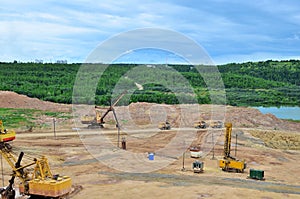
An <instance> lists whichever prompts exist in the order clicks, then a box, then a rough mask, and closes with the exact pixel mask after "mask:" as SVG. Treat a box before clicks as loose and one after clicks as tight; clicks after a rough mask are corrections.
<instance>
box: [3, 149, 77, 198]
mask: <svg viewBox="0 0 300 199" xmlns="http://www.w3.org/2000/svg"><path fill="white" fill-rule="evenodd" d="M0 153H1V155H2V156H3V157H4V158H5V160H6V161H7V162H8V164H9V166H10V167H11V168H12V170H13V173H12V178H11V179H10V180H9V185H8V186H7V187H6V188H2V189H1V190H0V193H1V198H5V199H14V198H15V190H14V188H13V184H14V180H15V178H16V177H17V178H19V180H20V183H19V192H20V194H22V195H27V196H30V198H64V197H68V194H69V193H71V189H72V182H71V178H70V177H68V176H60V175H58V174H57V175H53V174H52V172H51V170H50V166H49V163H48V160H47V158H46V157H44V156H42V157H41V158H39V159H37V158H33V159H32V160H31V162H30V163H28V164H25V165H21V161H22V158H23V156H24V153H23V152H21V153H20V155H19V157H18V159H16V157H15V156H14V154H13V153H12V151H11V149H10V148H8V147H6V145H1V148H0ZM33 165H35V166H34V169H33V171H32V172H30V170H29V167H30V166H33Z"/></svg>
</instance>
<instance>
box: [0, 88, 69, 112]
mask: <svg viewBox="0 0 300 199" xmlns="http://www.w3.org/2000/svg"><path fill="white" fill-rule="evenodd" d="M0 102H1V103H0V108H24V109H37V110H43V111H53V112H70V111H71V105H65V104H57V103H53V102H46V101H42V100H39V99H37V98H30V97H27V96H26V95H19V94H17V93H15V92H11V91H0Z"/></svg>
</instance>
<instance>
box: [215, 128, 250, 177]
mask: <svg viewBox="0 0 300 199" xmlns="http://www.w3.org/2000/svg"><path fill="white" fill-rule="evenodd" d="M231 131H232V123H225V141H224V158H223V159H222V160H219V167H220V168H222V170H223V171H236V172H241V173H243V172H244V169H246V163H245V160H242V161H241V160H237V159H236V158H234V157H232V156H230V146H231Z"/></svg>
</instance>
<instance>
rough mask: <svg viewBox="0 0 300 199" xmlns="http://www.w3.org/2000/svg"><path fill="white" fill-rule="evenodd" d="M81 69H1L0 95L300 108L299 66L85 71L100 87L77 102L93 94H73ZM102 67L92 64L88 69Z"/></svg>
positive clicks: (2, 66) (58, 66) (266, 64)
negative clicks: (6, 92) (203, 70)
mask: <svg viewBox="0 0 300 199" xmlns="http://www.w3.org/2000/svg"><path fill="white" fill-rule="evenodd" d="M81 66H82V64H80V63H77V64H57V63H55V64H50V63H47V64H42V63H0V69H1V73H0V82H1V84H0V90H9V91H14V92H17V93H20V94H24V95H27V96H29V97H35V98H39V99H41V100H45V101H52V102H57V103H67V104H70V103H95V104H98V105H110V103H111V101H112V100H113V99H114V98H115V97H116V96H115V95H116V93H115V91H116V89H120V90H128V91H129V92H128V93H127V95H126V96H125V97H124V99H122V100H121V101H120V105H127V104H129V103H131V102H154V103H166V104H178V103H182V102H184V103H195V102H198V103H200V104H201V103H203V104H208V103H211V102H212V100H211V96H212V93H214V95H215V94H216V93H217V96H218V95H219V96H222V92H224V90H223V91H222V89H223V88H224V89H225V91H226V97H225V99H221V98H222V97H220V99H219V100H217V103H220V104H224V103H226V104H230V105H235V106H281V105H291V106H300V92H299V91H300V61H298V60H288V61H272V60H269V61H265V62H247V63H229V64H225V65H218V66H217V69H218V71H219V72H220V73H218V71H213V70H211V71H210V70H206V71H208V72H207V74H201V73H199V72H198V69H199V68H201V67H207V68H209V66H201V65H199V66H192V65H136V64H111V65H109V66H105V67H106V69H105V70H104V72H103V74H101V76H99V74H95V73H94V72H92V71H93V70H87V71H84V73H86V74H84V76H82V77H89V78H94V79H96V81H97V85H96V88H95V89H94V96H84V95H83V97H81V98H76V100H75V101H74V98H72V96H74V95H75V96H77V94H78V95H82V93H86V92H87V90H89V89H93V88H91V87H92V85H89V83H88V82H87V84H82V85H80V87H79V88H77V89H76V91H75V90H74V88H73V86H74V83H75V81H76V80H77V79H76V78H78V75H77V73H78V71H80V67H81ZM101 66H102V65H101V64H98V65H97V64H96V65H94V64H91V65H90V66H88V67H87V68H89V67H91V69H92V68H93V67H101ZM99 77H101V78H99ZM204 77H205V78H204ZM97 78H99V79H97ZM139 86H142V88H139ZM74 91H75V92H79V93H74ZM224 100H226V101H224ZM214 103H216V101H215V102H214Z"/></svg>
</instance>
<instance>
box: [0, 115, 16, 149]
mask: <svg viewBox="0 0 300 199" xmlns="http://www.w3.org/2000/svg"><path fill="white" fill-rule="evenodd" d="M14 139H16V132H15V131H14V130H7V129H5V128H4V126H3V122H2V120H0V144H1V143H2V144H4V143H6V142H10V141H13V140H14Z"/></svg>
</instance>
